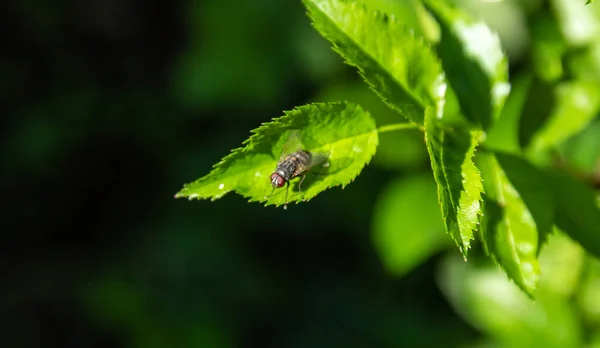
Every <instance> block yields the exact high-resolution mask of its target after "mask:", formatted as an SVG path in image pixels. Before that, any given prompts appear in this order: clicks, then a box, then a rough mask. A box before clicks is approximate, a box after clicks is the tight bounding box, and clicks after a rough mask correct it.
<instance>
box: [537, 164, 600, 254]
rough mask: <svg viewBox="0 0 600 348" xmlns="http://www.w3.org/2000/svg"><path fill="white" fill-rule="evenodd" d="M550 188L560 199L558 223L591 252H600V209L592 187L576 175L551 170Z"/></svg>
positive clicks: (556, 199)
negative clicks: (575, 176)
mask: <svg viewBox="0 0 600 348" xmlns="http://www.w3.org/2000/svg"><path fill="white" fill-rule="evenodd" d="M547 174H548V182H549V184H548V188H549V189H550V191H551V192H552V194H553V196H554V202H555V203H556V211H555V215H556V221H555V223H556V226H558V228H560V229H561V230H562V231H563V232H565V233H566V234H567V235H569V237H571V238H573V239H574V240H576V241H577V242H579V243H580V244H581V246H582V247H583V248H585V249H586V250H587V251H589V252H590V253H592V254H594V255H596V256H600V238H598V236H600V209H599V208H598V206H597V205H596V195H595V193H594V191H593V190H592V188H591V187H588V186H587V185H586V184H584V183H583V182H581V181H578V180H576V179H575V178H573V177H572V176H570V175H568V174H566V173H563V172H560V171H557V170H548V171H547Z"/></svg>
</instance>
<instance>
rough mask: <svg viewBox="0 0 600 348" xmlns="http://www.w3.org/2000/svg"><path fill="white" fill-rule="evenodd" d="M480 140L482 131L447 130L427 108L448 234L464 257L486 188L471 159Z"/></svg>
mask: <svg viewBox="0 0 600 348" xmlns="http://www.w3.org/2000/svg"><path fill="white" fill-rule="evenodd" d="M480 137H481V132H480V131H471V132H469V131H466V130H464V129H461V128H458V127H455V128H452V127H447V128H444V127H443V126H442V125H441V123H440V122H439V119H438V118H437V117H436V115H434V113H433V111H431V109H427V113H426V119H425V142H426V144H427V150H428V151H429V157H430V159H431V168H432V170H433V177H434V178H435V181H436V182H437V186H438V199H439V201H440V206H441V208H442V217H443V219H444V223H445V226H446V231H447V232H448V233H449V234H450V235H451V236H452V238H453V239H454V241H455V242H456V244H457V245H458V247H459V249H460V250H461V252H462V254H463V257H465V258H466V257H467V251H468V249H469V248H470V246H471V239H473V230H474V229H476V228H477V224H478V220H479V215H480V214H481V202H480V201H481V192H482V190H483V185H482V183H481V177H480V175H479V170H478V169H477V167H475V164H474V163H473V160H472V158H473V154H474V152H475V147H476V146H477V144H478V140H479V138H480Z"/></svg>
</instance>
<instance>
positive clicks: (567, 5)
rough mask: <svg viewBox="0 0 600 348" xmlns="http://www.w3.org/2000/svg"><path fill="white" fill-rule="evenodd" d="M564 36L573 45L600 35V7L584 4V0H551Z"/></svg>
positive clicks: (582, 43) (583, 42) (586, 41)
mask: <svg viewBox="0 0 600 348" xmlns="http://www.w3.org/2000/svg"><path fill="white" fill-rule="evenodd" d="M550 3H551V5H552V6H553V9H554V11H553V12H554V13H555V14H556V19H557V21H558V24H559V25H560V29H561V31H562V34H563V36H564V37H565V38H566V40H567V42H568V43H569V44H570V45H572V46H579V45H584V44H586V43H589V42H591V41H593V40H595V39H596V38H598V37H599V36H600V21H599V19H600V8H599V7H598V6H590V7H585V6H584V4H585V3H584V0H551V1H550Z"/></svg>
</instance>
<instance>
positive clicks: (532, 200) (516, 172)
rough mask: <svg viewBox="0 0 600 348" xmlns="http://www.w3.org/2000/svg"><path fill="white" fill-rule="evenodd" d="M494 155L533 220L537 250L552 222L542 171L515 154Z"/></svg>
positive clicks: (551, 212)
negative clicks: (537, 241) (535, 229)
mask: <svg viewBox="0 0 600 348" xmlns="http://www.w3.org/2000/svg"><path fill="white" fill-rule="evenodd" d="M495 157H496V159H497V160H498V163H499V164H500V167H501V168H502V170H503V171H504V173H505V174H506V177H507V178H508V180H509V181H510V185H511V186H512V187H513V188H514V189H516V190H517V192H518V194H519V196H520V198H521V199H522V201H523V203H525V205H526V208H527V210H529V213H530V214H531V217H532V218H533V220H534V221H535V226H536V228H537V234H538V239H539V244H538V245H539V246H538V252H539V251H540V250H541V247H542V245H543V243H545V242H546V240H547V238H548V235H549V234H550V233H551V232H552V225H553V223H554V199H553V197H552V194H551V193H550V191H549V190H548V182H547V181H546V178H545V176H544V173H543V172H541V171H540V170H539V169H537V168H536V167H534V166H533V165H531V164H530V163H529V162H527V161H526V160H524V159H523V158H520V157H517V156H515V155H509V154H504V153H501V152H496V153H495Z"/></svg>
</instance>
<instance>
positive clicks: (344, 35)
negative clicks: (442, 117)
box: [304, 0, 445, 124]
mask: <svg viewBox="0 0 600 348" xmlns="http://www.w3.org/2000/svg"><path fill="white" fill-rule="evenodd" d="M304 4H305V5H306V7H307V8H308V10H309V14H310V17H311V19H312V21H313V23H314V25H315V27H316V28H317V30H319V32H320V33H321V34H322V35H323V36H324V37H325V38H327V39H328V40H329V41H331V43H332V44H333V46H334V49H335V50H336V51H337V52H338V53H340V55H341V56H342V57H344V59H345V60H346V62H347V63H348V64H350V65H352V66H355V67H357V68H358V70H359V72H360V74H361V76H362V77H363V78H364V79H365V80H366V81H367V83H368V84H369V85H370V86H371V88H372V89H373V90H374V91H375V92H376V93H377V94H378V95H379V96H380V97H381V98H382V99H383V100H384V101H385V102H386V103H387V104H388V106H390V107H391V108H393V109H394V110H396V111H398V112H399V113H400V114H402V115H403V116H404V117H406V118H407V119H409V120H411V121H413V122H416V123H419V124H423V115H424V110H425V108H426V107H428V106H438V108H441V106H442V104H443V97H444V92H445V84H444V79H443V72H442V70H441V67H440V65H439V63H438V61H437V58H436V57H435V55H434V54H433V52H432V51H431V50H430V49H429V47H428V46H427V44H426V43H424V41H423V39H421V38H417V37H415V35H414V34H413V33H412V32H411V31H410V30H409V29H410V28H407V27H404V26H403V25H402V24H401V23H398V22H397V21H396V20H395V19H394V18H393V17H390V16H388V15H386V14H382V13H379V12H375V11H371V10H369V9H367V7H366V6H365V5H363V4H359V3H356V2H354V1H350V0H305V1H304Z"/></svg>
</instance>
